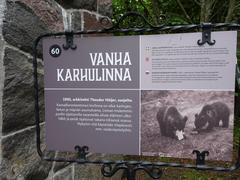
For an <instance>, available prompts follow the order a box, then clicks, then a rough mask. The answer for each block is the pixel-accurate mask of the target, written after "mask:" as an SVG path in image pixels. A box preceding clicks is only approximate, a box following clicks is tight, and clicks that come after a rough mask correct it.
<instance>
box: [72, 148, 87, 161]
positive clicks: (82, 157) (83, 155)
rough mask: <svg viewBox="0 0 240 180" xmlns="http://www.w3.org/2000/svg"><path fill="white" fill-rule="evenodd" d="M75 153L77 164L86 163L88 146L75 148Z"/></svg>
mask: <svg viewBox="0 0 240 180" xmlns="http://www.w3.org/2000/svg"><path fill="white" fill-rule="evenodd" d="M74 149H75V151H77V153H78V162H80V161H84V162H85V161H86V159H87V154H89V152H88V150H89V148H88V146H82V147H81V146H75V148H74Z"/></svg>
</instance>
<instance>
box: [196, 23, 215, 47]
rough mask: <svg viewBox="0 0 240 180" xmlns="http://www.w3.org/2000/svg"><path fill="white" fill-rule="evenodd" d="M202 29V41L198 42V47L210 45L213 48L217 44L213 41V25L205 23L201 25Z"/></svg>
mask: <svg viewBox="0 0 240 180" xmlns="http://www.w3.org/2000/svg"><path fill="white" fill-rule="evenodd" d="M201 27H202V41H201V40H200V39H199V40H198V42H197V43H198V45H199V46H202V45H204V44H205V43H208V45H210V46H212V45H214V44H215V43H216V41H215V40H213V41H212V40H211V33H212V24H211V23H203V24H202V25H201Z"/></svg>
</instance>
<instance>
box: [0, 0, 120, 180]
mask: <svg viewBox="0 0 240 180" xmlns="http://www.w3.org/2000/svg"><path fill="white" fill-rule="evenodd" d="M66 2H67V3H66ZM111 13H112V11H111V0H71V1H63V0H58V1H57V2H56V1H54V0H1V1H0V137H1V139H0V140H1V141H0V162H1V166H0V179H1V180H9V179H10V180H11V179H18V180H22V179H26V180H42V179H53V180H61V179H64V180H72V179H83V180H84V179H86V180H90V179H91V180H94V179H105V178H103V177H102V175H101V172H100V167H99V166H96V165H91V166H90V165H84V166H82V165H77V164H66V163H56V162H46V161H43V160H41V159H40V158H39V156H38V154H37V151H36V135H35V126H34V97H33V94H34V93H33V77H32V73H33V68H32V47H33V42H34V40H35V39H36V38H37V37H38V36H39V35H41V34H45V33H48V32H58V31H64V30H86V29H99V28H101V26H100V23H99V19H100V18H101V17H102V16H110V15H111ZM38 62H39V63H38V64H39V71H38V75H39V84H40V104H41V108H40V112H41V119H42V121H41V130H42V132H41V135H42V137H41V139H42V147H43V148H44V146H45V144H44V142H45V141H44V139H45V138H44V129H45V123H44V120H43V119H44V118H43V117H44V115H43V114H44V104H43V103H44V102H43V96H44V93H43V63H42V60H41V59H39V60H38ZM48 156H52V157H60V156H61V157H62V156H67V154H64V153H60V152H49V153H48ZM68 156H69V155H68ZM90 158H96V156H93V155H92V156H91V157H90ZM108 158H116V157H112V156H111V157H108ZM120 176H121V174H119V175H117V176H115V179H120Z"/></svg>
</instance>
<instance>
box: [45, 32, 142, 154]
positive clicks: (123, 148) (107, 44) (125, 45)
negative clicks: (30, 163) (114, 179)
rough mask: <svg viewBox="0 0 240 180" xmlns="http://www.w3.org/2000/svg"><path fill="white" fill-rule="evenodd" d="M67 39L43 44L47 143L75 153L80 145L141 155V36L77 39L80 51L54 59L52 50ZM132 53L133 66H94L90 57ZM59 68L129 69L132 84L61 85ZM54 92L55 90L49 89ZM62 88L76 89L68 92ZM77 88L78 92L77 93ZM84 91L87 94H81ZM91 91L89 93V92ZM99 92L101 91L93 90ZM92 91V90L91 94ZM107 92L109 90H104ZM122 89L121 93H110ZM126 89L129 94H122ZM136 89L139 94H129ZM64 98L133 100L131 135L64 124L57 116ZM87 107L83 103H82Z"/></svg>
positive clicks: (49, 145) (98, 151)
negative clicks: (50, 49)
mask: <svg viewBox="0 0 240 180" xmlns="http://www.w3.org/2000/svg"><path fill="white" fill-rule="evenodd" d="M65 41H66V39H65V38H45V39H44V40H43V58H44V71H45V72H44V73H45V74H44V83H45V88H46V89H45V119H46V143H47V149H48V150H59V151H74V147H75V146H76V145H80V146H84V145H86V146H89V148H90V151H91V152H97V153H111V154H130V155H138V154H139V150H140V149H139V123H140V122H139V121H140V120H139V103H140V102H139V99H140V95H139V82H140V79H139V77H140V76H139V71H140V67H139V66H140V65H139V36H132V37H129V36H128V37H124V36H121V37H89V38H74V43H75V44H77V49H76V50H71V49H69V50H67V51H66V50H63V49H62V53H61V56H59V57H57V58H54V57H52V56H50V54H49V48H50V47H51V46H52V45H54V44H57V45H59V46H60V47H62V45H63V44H65V43H66V42H65ZM90 52H91V53H100V52H102V53H105V52H109V53H110V52H129V53H130V58H131V62H132V65H131V66H95V67H94V66H92V64H91V59H90V56H89V53H90ZM57 68H65V69H67V68H70V69H71V68H100V69H101V68H129V69H130V73H131V78H132V81H131V82H119V81H118V82H57ZM47 88H54V89H47ZM58 88H73V89H72V90H64V89H58ZM74 88H78V89H77V90H76V89H75V90H74ZM79 88H84V89H85V90H79ZM86 88H87V90H86ZM91 88H94V89H95V88H98V89H100V90H96V89H95V90H93V89H92V90H91ZM88 89H89V90H88ZM101 89H105V90H101ZM106 89H119V90H106ZM120 89H126V90H120ZM127 89H136V90H127ZM63 97H72V98H74V97H79V98H88V97H93V98H130V99H132V100H133V102H132V107H133V113H132V126H133V128H132V129H133V131H132V132H131V133H120V132H117V133H116V132H104V131H95V130H94V128H93V127H82V126H78V125H77V124H76V122H68V121H60V120H58V119H57V117H56V116H55V113H56V103H57V102H59V103H60V102H62V98H63ZM81 104H83V103H81Z"/></svg>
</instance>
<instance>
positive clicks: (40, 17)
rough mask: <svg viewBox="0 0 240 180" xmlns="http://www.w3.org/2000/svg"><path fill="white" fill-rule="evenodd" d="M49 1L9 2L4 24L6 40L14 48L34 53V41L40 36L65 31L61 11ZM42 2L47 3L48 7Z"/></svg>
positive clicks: (23, 0) (27, 0)
mask: <svg viewBox="0 0 240 180" xmlns="http://www.w3.org/2000/svg"><path fill="white" fill-rule="evenodd" d="M49 1H50V0H46V1H36V0H32V1H30V0H22V1H12V0H7V3H6V7H7V9H6V11H5V17H4V19H5V20H4V23H3V36H4V38H5V40H6V41H7V42H8V43H9V44H11V45H13V46H16V47H18V48H20V49H22V50H24V51H26V52H29V53H32V51H33V44H34V41H35V39H36V38H37V37H38V36H40V35H43V34H46V33H49V32H55V31H63V29H64V28H63V19H62V13H61V9H60V8H59V7H58V6H56V5H54V4H51V3H50V2H51V1H50V2H49ZM37 2H38V3H37ZM41 2H45V4H46V5H45V6H44V4H41ZM46 2H49V3H46ZM47 5H48V6H47ZM44 8H45V10H44ZM54 27H55V28H54ZM39 53H40V50H39Z"/></svg>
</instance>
